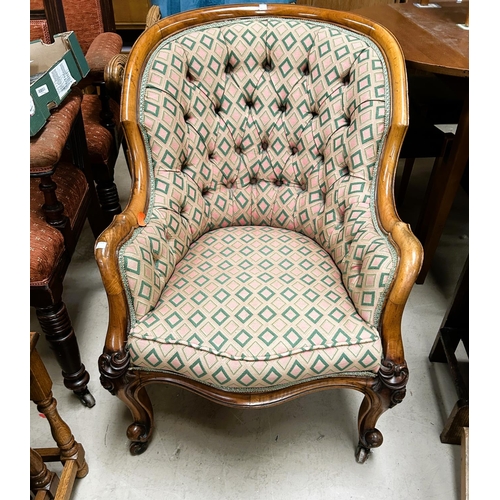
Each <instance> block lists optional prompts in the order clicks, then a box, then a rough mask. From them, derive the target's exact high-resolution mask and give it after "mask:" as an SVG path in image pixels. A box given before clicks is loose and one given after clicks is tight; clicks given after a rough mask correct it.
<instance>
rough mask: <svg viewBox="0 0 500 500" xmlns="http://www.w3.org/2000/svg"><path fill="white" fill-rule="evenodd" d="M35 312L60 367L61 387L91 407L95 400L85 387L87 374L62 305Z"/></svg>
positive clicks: (88, 378)
mask: <svg viewBox="0 0 500 500" xmlns="http://www.w3.org/2000/svg"><path fill="white" fill-rule="evenodd" d="M36 315H37V318H38V321H39V323H40V327H41V329H42V331H43V333H44V334H45V338H46V339H47V341H48V343H49V345H50V347H51V349H52V350H53V351H54V354H55V356H56V360H57V362H58V364H59V366H60V367H61V369H62V376H63V378H64V385H65V387H66V388H68V389H70V390H71V391H73V392H74V393H75V395H76V396H77V397H78V398H79V399H80V401H81V402H82V403H83V404H84V405H85V406H87V407H88V408H92V407H93V406H94V405H95V399H94V397H93V396H92V394H91V393H90V391H89V390H88V387H87V386H88V383H89V380H90V375H89V373H88V372H87V370H86V369H85V366H84V365H83V363H82V361H81V358H80V349H79V347H78V341H77V338H76V335H75V331H74V330H73V325H72V324H71V319H70V317H69V314H68V311H67V309H66V305H65V304H64V302H62V301H60V302H58V303H56V304H53V305H51V306H48V307H42V308H36Z"/></svg>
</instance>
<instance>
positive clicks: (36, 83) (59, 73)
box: [30, 31, 90, 136]
mask: <svg viewBox="0 0 500 500" xmlns="http://www.w3.org/2000/svg"><path fill="white" fill-rule="evenodd" d="M89 71H90V68H89V65H88V64H87V60H86V59H85V56H84V55H83V51H82V49H81V47H80V44H79V43H78V40H77V38H76V35H75V33H74V32H73V31H68V32H66V33H59V34H57V35H54V43H51V44H46V43H43V42H42V41H41V40H34V41H32V42H31V43H30V136H34V135H36V134H37V133H38V132H39V131H40V129H41V128H42V127H43V126H44V125H45V122H46V121H47V119H48V118H49V116H50V111H51V110H52V109H54V108H56V107H57V106H59V104H61V102H63V101H64V99H65V98H66V96H67V95H68V94H69V92H70V91H71V88H72V87H73V86H74V85H76V84H77V83H78V82H79V81H80V80H81V79H82V78H85V77H86V76H87V75H88V73H89Z"/></svg>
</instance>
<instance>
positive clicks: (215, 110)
mask: <svg viewBox="0 0 500 500" xmlns="http://www.w3.org/2000/svg"><path fill="white" fill-rule="evenodd" d="M214 113H215V114H216V115H220V106H215V108H214Z"/></svg>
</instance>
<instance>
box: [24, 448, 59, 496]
mask: <svg viewBox="0 0 500 500" xmlns="http://www.w3.org/2000/svg"><path fill="white" fill-rule="evenodd" d="M58 486H59V476H58V475H57V474H56V473H55V472H52V471H50V470H49V469H47V466H46V465H45V462H44V461H43V458H42V457H41V456H40V455H39V453H38V452H37V451H35V450H34V449H33V448H30V489H31V491H32V492H33V493H35V494H36V493H37V492H39V491H43V492H45V498H48V499H49V500H53V498H54V497H55V496H56V492H57V487H58Z"/></svg>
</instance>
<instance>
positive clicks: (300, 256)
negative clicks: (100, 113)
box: [95, 4, 422, 462]
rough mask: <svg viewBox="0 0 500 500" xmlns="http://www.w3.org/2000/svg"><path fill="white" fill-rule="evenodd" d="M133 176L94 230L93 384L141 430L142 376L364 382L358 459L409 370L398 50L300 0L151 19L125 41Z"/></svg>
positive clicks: (184, 382) (250, 384)
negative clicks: (103, 302) (98, 292)
mask: <svg viewBox="0 0 500 500" xmlns="http://www.w3.org/2000/svg"><path fill="white" fill-rule="evenodd" d="M122 103H125V104H124V106H123V107H122V109H121V119H122V125H123V128H124V132H125V138H126V141H127V143H128V148H129V152H130V158H131V159H132V161H131V165H130V166H131V169H132V176H133V185H132V191H131V196H130V199H129V202H128V205H127V207H126V208H125V210H124V211H123V212H122V213H121V214H120V215H118V216H116V217H115V219H114V221H113V223H112V224H111V225H110V226H109V227H108V228H107V229H106V230H105V231H104V232H103V234H101V235H100V237H99V238H98V239H97V241H96V245H95V257H96V261H97V263H98V266H99V269H100V273H101V276H102V280H103V284H104V287H105V290H106V294H107V298H108V304H109V324H108V329H107V335H106V339H105V343H104V348H103V353H102V355H101V356H100V358H99V370H100V376H101V383H102V385H103V386H104V387H105V388H106V389H107V390H109V391H110V392H111V394H114V395H116V396H117V397H118V398H120V399H121V400H122V401H123V402H124V403H125V404H126V406H127V407H128V408H129V410H130V412H131V415H132V420H133V422H132V423H131V425H130V426H129V427H128V430H127V436H128V438H129V440H130V441H131V443H130V452H131V453H132V454H133V455H135V454H139V453H142V452H144V451H145V450H146V448H147V446H148V443H149V441H150V439H151V437H152V433H153V428H154V415H153V406H152V403H151V401H150V399H149V396H148V393H147V386H148V385H149V384H153V383H167V384H173V385H175V386H178V387H182V388H185V389H188V390H190V391H193V392H195V393H197V394H199V395H201V396H204V397H206V398H209V399H210V400H212V401H215V402H218V403H221V404H224V405H227V406H230V407H245V408H254V407H266V406H270V405H274V404H278V403H284V402H286V401H289V400H291V399H293V398H296V397H298V396H301V395H304V394H308V393H311V392H313V391H319V390H324V389H334V388H349V389H354V390H356V391H359V392H361V393H363V394H364V399H363V402H362V404H361V408H360V410H359V416H358V427H359V442H358V446H357V448H356V457H357V460H358V462H364V461H365V460H366V458H367V457H368V455H369V452H370V450H371V449H372V448H375V447H377V446H380V445H381V443H382V433H381V432H380V431H379V430H378V429H377V428H376V424H377V421H378V418H379V417H380V416H381V415H382V414H383V413H384V412H385V411H386V410H387V409H389V408H390V407H392V406H394V405H395V404H397V403H399V402H401V401H402V399H403V398H404V396H405V387H406V384H407V381H408V373H409V372H408V367H407V365H406V362H405V357H404V350H403V342H402V336H401V318H402V313H403V310H404V306H405V303H406V300H407V298H408V295H409V293H410V290H411V288H412V286H413V284H414V282H415V279H416V276H417V273H418V270H419V268H420V265H421V259H422V252H421V246H420V243H419V242H418V240H417V239H416V238H415V237H414V235H413V234H412V232H411V230H410V228H409V226H408V225H407V224H405V223H403V222H402V221H401V220H400V219H399V217H398V215H397V213H396V210H395V207H394V195H393V192H394V185H393V183H394V177H395V169H396V165H397V161H398V154H399V150H400V147H401V143H402V140H403V137H404V134H405V131H406V128H407V125H408V116H407V88H406V73H405V64H404V59H403V57H402V54H401V50H400V47H399V45H398V43H397V42H396V40H395V39H394V38H393V36H392V35H391V34H390V33H389V32H388V31H386V30H385V29H384V28H383V27H381V26H379V25H377V24H375V23H373V22H371V21H368V20H366V19H363V18H361V17H359V16H356V15H352V14H350V13H348V12H338V11H334V10H326V9H316V8H311V7H305V6H300V7H299V6H296V5H257V4H254V5H245V6H242V5H238V6H220V7H214V8H209V9H203V10H197V11H190V12H189V13H184V14H178V15H174V16H170V17H167V18H164V19H162V20H160V21H159V22H157V23H156V24H154V25H153V26H151V27H150V28H148V29H147V30H146V31H145V32H144V33H143V34H142V35H141V36H140V37H139V39H138V40H137V42H136V43H135V45H134V47H133V48H132V50H131V52H130V54H129V58H128V61H127V65H126V67H125V77H124V88H123V94H122Z"/></svg>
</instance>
